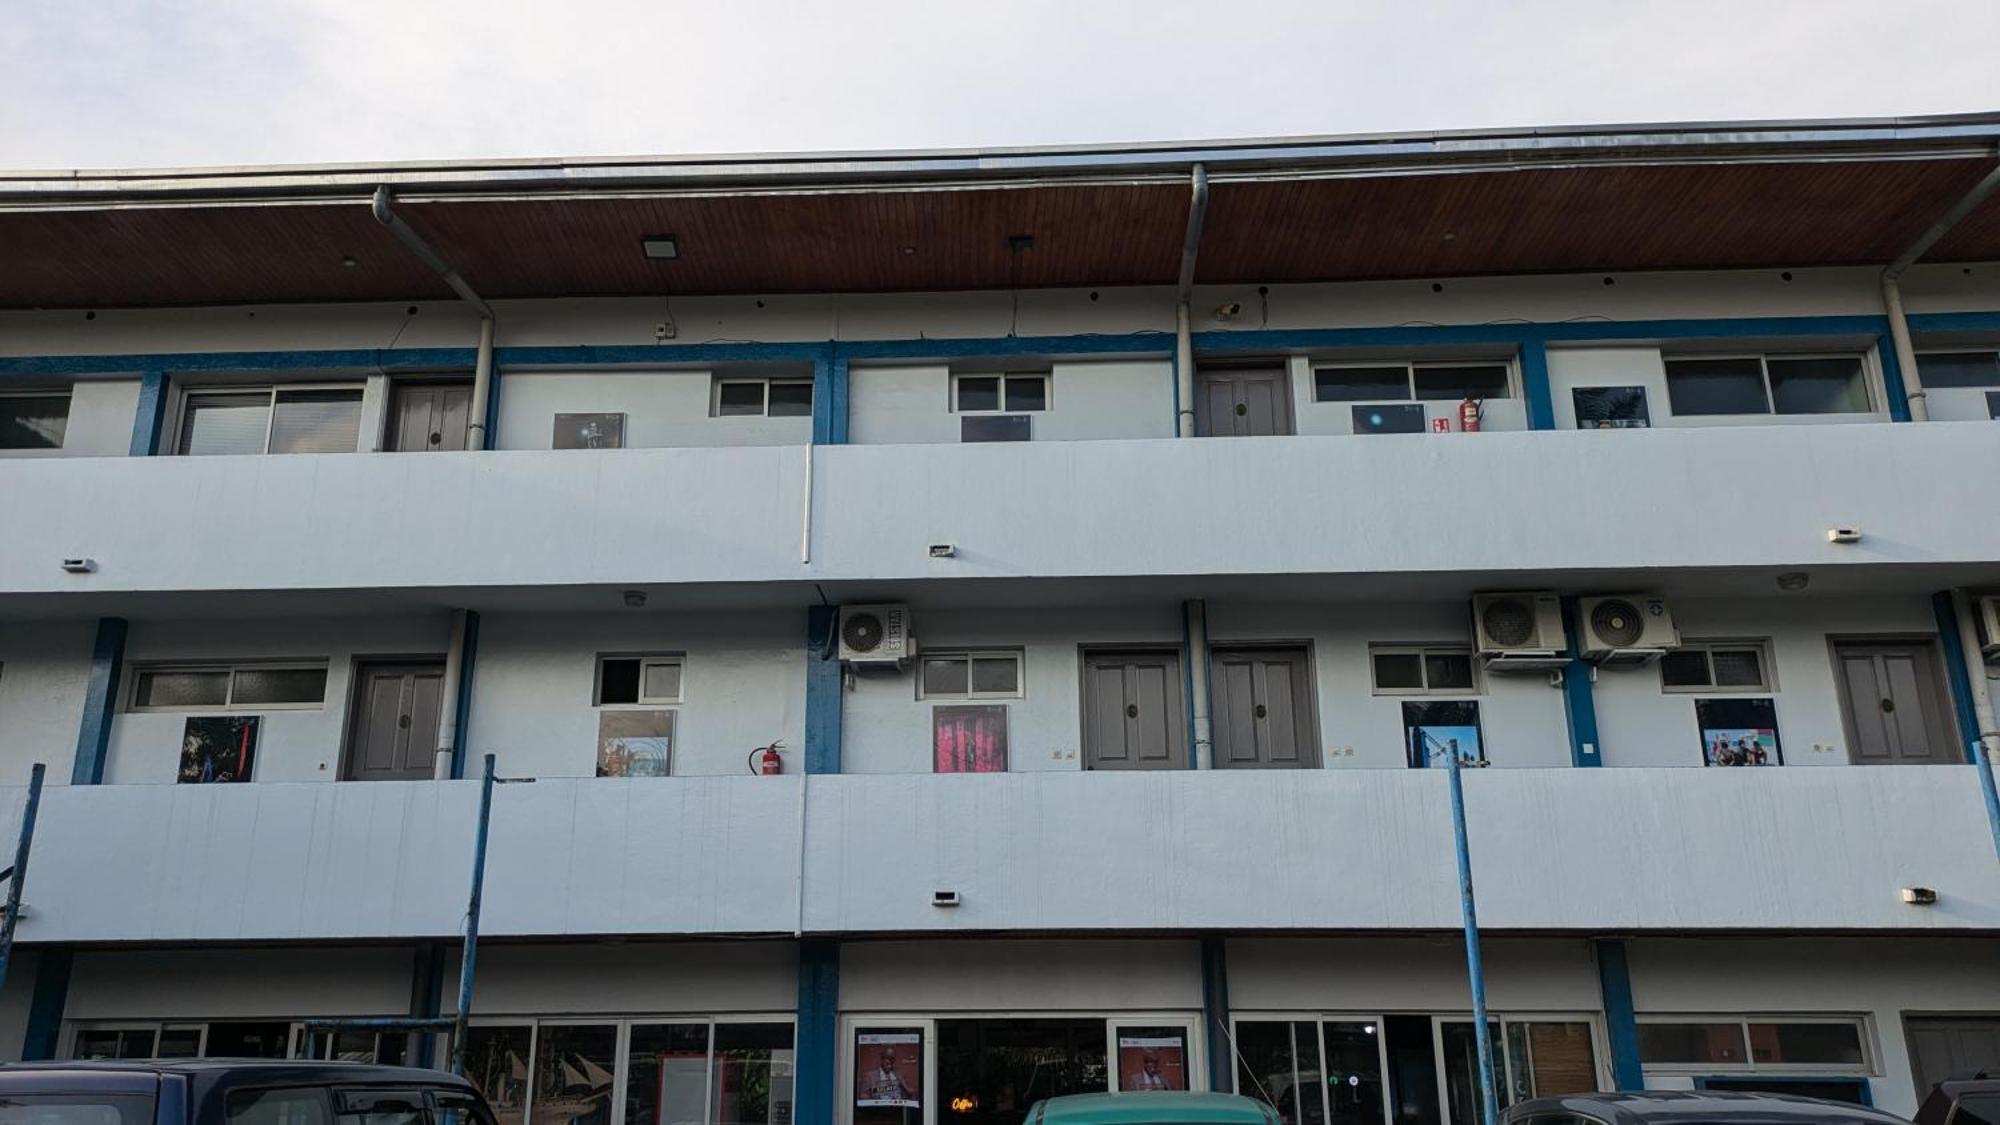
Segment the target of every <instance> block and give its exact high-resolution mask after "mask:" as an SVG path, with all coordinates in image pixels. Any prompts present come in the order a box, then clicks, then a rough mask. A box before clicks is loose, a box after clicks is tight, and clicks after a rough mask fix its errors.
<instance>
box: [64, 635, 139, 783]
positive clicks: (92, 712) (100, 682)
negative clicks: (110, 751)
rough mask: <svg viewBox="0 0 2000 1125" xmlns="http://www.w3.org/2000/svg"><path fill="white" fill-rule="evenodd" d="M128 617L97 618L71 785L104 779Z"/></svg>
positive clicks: (121, 671) (122, 662) (123, 656)
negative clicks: (106, 752)
mask: <svg viewBox="0 0 2000 1125" xmlns="http://www.w3.org/2000/svg"><path fill="white" fill-rule="evenodd" d="M125 630H126V626H125V619H124V618H122V617H100V618H98V619H97V641H96V643H95V644H94V645H92V647H91V650H90V679H89V680H88V681H87V682H86V683H85V685H84V690H83V721H82V722H81V723H80V724H78V726H77V731H76V761H75V764H74V765H73V766H71V767H70V778H69V780H70V784H72V785H97V784H99V783H101V782H102V781H103V780H104V754H105V750H106V748H107V747H109V746H110V744H111V718H112V714H113V713H114V712H115V711H116V710H117V709H118V680H119V678H120V677H121V676H122V675H123V674H124V671H125Z"/></svg>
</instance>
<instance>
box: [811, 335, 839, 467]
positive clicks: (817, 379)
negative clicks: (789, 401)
mask: <svg viewBox="0 0 2000 1125" xmlns="http://www.w3.org/2000/svg"><path fill="white" fill-rule="evenodd" d="M813 444H814V445H846V444H847V356H846V355H844V354H842V353H841V351H840V346H839V345H838V344H835V343H833V342H832V341H830V340H829V341H828V342H827V345H826V348H825V350H824V351H822V352H820V354H819V355H817V356H815V357H813Z"/></svg>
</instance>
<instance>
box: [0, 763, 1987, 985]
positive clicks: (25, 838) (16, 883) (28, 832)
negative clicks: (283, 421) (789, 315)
mask: <svg viewBox="0 0 2000 1125" xmlns="http://www.w3.org/2000/svg"><path fill="white" fill-rule="evenodd" d="M47 772H48V767H47V766H44V765H43V764H42V763H40V762H36V763H35V768H34V769H33V770H32V771H30V772H29V774H28V804H27V806H26V807H25V808H23V809H22V810H21V842H20V843H18V844H16V845H15V846H14V877H13V878H11V879H9V880H8V881H7V917H6V918H5V919H4V920H0V987H4V986H5V985H6V983H7V966H8V964H9V963H10V962H12V961H13V959H14V923H15V922H16V921H18V920H19V919H20V917H21V886H22V884H24V883H26V882H27V881H28V848H29V846H30V845H32V844H33V843H34V842H35V813H36V812H37V811H39V810H40V809H41V807H42V775H43V774H46V773H47ZM1986 785H1987V793H1988V794H1989V798H1990V795H1991V793H1992V791H1993V779H1992V777H1991V775H1988V777H1987V779H1986Z"/></svg>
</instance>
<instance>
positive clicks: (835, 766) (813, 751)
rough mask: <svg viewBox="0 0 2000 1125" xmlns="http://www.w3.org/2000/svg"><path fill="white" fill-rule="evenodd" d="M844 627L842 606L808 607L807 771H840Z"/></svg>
mask: <svg viewBox="0 0 2000 1125" xmlns="http://www.w3.org/2000/svg"><path fill="white" fill-rule="evenodd" d="M839 627H840V607H838V606H831V605H816V606H812V607H810V608H808V609H807V610H806V745H805V758H806V762H805V770H806V772H807V773H839V772H840V728H841V723H840V711H841V702H842V701H841V690H842V689H841V669H840V648H839V644H838V640H837V638H836V637H835V636H834V630H835V629H837V628H839Z"/></svg>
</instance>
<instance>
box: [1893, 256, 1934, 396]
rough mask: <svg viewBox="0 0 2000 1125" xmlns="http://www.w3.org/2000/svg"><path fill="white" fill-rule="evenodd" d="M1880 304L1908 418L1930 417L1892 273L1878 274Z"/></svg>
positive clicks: (1900, 290)
mask: <svg viewBox="0 0 2000 1125" xmlns="http://www.w3.org/2000/svg"><path fill="white" fill-rule="evenodd" d="M1882 308H1883V310H1884V311H1885V312H1887V313H1888V314H1889V340H1890V342H1891V344H1892V345H1893V346H1894V347H1895V349H1896V366H1897V367H1898V368H1900V369H1901V371H1902V373H1903V391H1904V396H1905V397H1906V398H1907V399H1908V401H1909V404H1910V421H1912V422H1928V421H1930V420H1931V407H1930V397H1929V395H1928V394H1927V393H1926V392H1925V391H1924V380H1923V375H1922V373H1920V372H1919V371H1918V370H1917V349H1916V346H1915V345H1914V344H1912V343H1911V342H1910V320H1909V318H1908V317H1907V316H1905V315H1903V285H1902V282H1901V281H1899V280H1898V279H1897V278H1895V277H1891V276H1890V275H1889V274H1887V273H1884V274H1883V275H1882Z"/></svg>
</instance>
